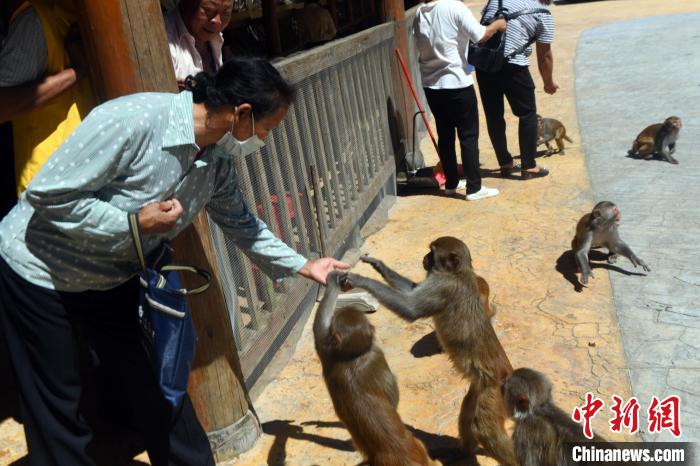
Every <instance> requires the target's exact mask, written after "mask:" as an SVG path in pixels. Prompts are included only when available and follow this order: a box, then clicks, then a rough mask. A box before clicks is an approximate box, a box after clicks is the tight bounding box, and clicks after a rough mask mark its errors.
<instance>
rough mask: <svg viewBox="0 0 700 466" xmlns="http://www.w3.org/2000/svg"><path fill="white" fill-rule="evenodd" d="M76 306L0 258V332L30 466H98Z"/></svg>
mask: <svg viewBox="0 0 700 466" xmlns="http://www.w3.org/2000/svg"><path fill="white" fill-rule="evenodd" d="M69 306H70V304H68V305H67V303H66V302H65V301H64V300H63V299H62V297H61V295H60V294H59V293H56V292H54V291H52V290H48V289H46V288H42V287H39V286H35V285H32V284H31V283H29V282H27V281H26V280H24V279H22V278H21V277H20V276H19V275H17V274H16V273H15V272H14V271H13V270H12V269H11V268H10V267H9V266H8V265H7V264H6V263H5V261H3V260H2V259H0V321H1V322H0V323H1V325H0V327H1V328H2V331H3V332H4V337H5V339H6V341H7V345H8V348H9V354H10V358H11V360H12V364H13V367H14V373H15V380H16V384H17V388H18V392H19V396H20V404H21V409H22V421H23V423H24V433H25V437H26V439H27V449H28V450H29V463H30V464H32V465H37V466H52V465H57V466H58V465H60V466H62V465H92V464H93V462H92V460H90V458H89V457H88V456H87V454H86V447H87V445H88V443H89V442H90V439H91V434H90V429H89V427H88V426H87V424H86V423H85V421H84V420H83V419H82V417H80V415H79V414H78V404H79V401H80V394H81V388H82V381H81V380H80V372H79V358H78V345H77V341H76V336H75V331H74V327H73V323H72V322H71V321H72V317H73V314H72V311H73V310H72V309H69V308H68V307H69Z"/></svg>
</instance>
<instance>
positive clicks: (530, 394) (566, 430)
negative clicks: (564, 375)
mask: <svg viewBox="0 0 700 466" xmlns="http://www.w3.org/2000/svg"><path fill="white" fill-rule="evenodd" d="M502 390H503V398H504V400H505V405H506V410H507V412H508V416H510V417H512V418H513V420H515V429H514V430H513V445H514V447H515V453H516V455H517V457H518V461H519V462H520V466H576V465H578V464H580V462H578V461H574V459H573V457H572V456H571V455H570V452H569V449H568V448H567V444H571V443H576V444H580V443H584V442H596V443H599V444H604V445H600V446H601V447H602V446H607V447H610V446H612V444H610V443H609V442H608V441H607V440H605V439H604V438H602V437H601V436H599V435H597V434H595V432H594V433H593V438H592V439H588V438H586V436H585V435H584V434H583V431H582V428H581V426H580V425H579V424H577V423H576V422H574V421H573V420H572V419H571V417H570V416H569V415H568V414H567V413H565V412H564V411H563V410H562V409H561V408H559V407H558V406H557V405H555V404H554V402H553V401H552V383H551V382H550V381H549V380H548V379H547V377H545V375H544V374H542V373H540V372H537V371H535V370H533V369H528V368H526V367H522V368H519V369H516V370H515V371H513V374H511V376H510V377H509V378H508V379H507V380H506V381H505V383H504V384H503V389H502ZM595 464H600V465H614V464H618V465H629V466H631V465H633V464H636V463H620V462H614V463H612V462H611V463H605V462H596V463H595Z"/></svg>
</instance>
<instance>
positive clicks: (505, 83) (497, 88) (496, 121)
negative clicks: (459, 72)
mask: <svg viewBox="0 0 700 466" xmlns="http://www.w3.org/2000/svg"><path fill="white" fill-rule="evenodd" d="M476 79H477V82H478V83H479V94H481V103H482V105H483V106H484V113H485V114H486V126H487V128H488V131H489V138H490V139H491V144H492V145H493V149H494V150H495V151H496V158H498V164H499V165H500V166H502V167H503V166H506V165H510V164H511V163H513V156H512V155H511V154H510V152H508V143H507V141H506V121H505V119H504V118H503V115H504V107H503V96H505V97H506V99H508V103H509V104H510V108H511V109H512V110H513V113H514V114H515V116H517V117H518V118H519V120H520V121H519V123H518V142H519V143H520V162H521V165H522V167H523V169H528V168H534V167H535V166H536V165H537V163H536V162H535V155H536V153H537V105H536V104H535V83H534V81H533V80H532V76H531V75H530V69H529V68H528V67H527V66H520V65H512V64H509V63H506V64H505V65H503V68H501V70H500V71H499V72H497V73H486V72H484V71H477V72H476Z"/></svg>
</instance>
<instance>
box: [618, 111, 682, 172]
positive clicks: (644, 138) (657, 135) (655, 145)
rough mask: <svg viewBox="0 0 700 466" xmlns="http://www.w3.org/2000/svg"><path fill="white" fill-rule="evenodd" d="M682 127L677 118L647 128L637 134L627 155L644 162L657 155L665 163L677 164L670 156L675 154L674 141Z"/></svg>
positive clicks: (667, 119) (672, 117)
mask: <svg viewBox="0 0 700 466" xmlns="http://www.w3.org/2000/svg"><path fill="white" fill-rule="evenodd" d="M682 127H683V124H682V123H681V119H680V118H678V117H677V116H671V117H668V118H666V120H665V121H664V122H663V123H657V124H655V125H651V126H647V127H646V128H644V130H643V131H642V132H641V133H639V135H638V136H637V139H635V140H634V142H633V143H632V148H631V149H630V150H629V151H628V152H627V154H629V155H631V156H638V157H643V158H644V159H645V160H649V159H651V158H653V157H654V155H658V156H660V157H661V158H662V159H664V160H665V161H667V162H670V163H672V164H678V160H676V159H675V158H673V155H672V154H673V153H674V152H676V141H677V140H678V134H679V133H680V131H681V128H682Z"/></svg>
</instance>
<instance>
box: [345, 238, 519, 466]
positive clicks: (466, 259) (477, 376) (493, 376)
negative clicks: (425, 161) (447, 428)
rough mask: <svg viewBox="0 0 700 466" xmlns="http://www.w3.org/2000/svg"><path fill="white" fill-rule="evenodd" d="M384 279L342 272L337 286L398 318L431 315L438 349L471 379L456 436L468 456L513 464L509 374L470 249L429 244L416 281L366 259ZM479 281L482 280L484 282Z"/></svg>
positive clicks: (453, 242)
mask: <svg viewBox="0 0 700 466" xmlns="http://www.w3.org/2000/svg"><path fill="white" fill-rule="evenodd" d="M362 260H363V261H365V262H368V263H370V264H371V265H372V266H373V267H374V268H375V269H376V270H377V271H378V272H379V273H380V274H381V276H382V277H383V278H384V280H386V282H387V283H388V286H387V285H386V284H384V283H381V282H379V281H377V280H373V279H371V278H367V277H363V276H361V275H357V274H354V273H345V275H344V277H343V278H341V283H343V285H345V286H350V287H358V288H363V289H365V290H367V291H369V292H370V293H372V294H373V295H374V296H375V297H376V298H377V299H378V300H379V302H380V303H382V304H383V305H384V306H385V307H387V308H388V309H389V310H391V311H393V312H395V313H396V314H397V315H399V317H402V318H404V319H406V320H408V321H411V322H412V321H415V320H416V319H419V318H421V317H433V321H434V322H435V332H436V333H437V337H438V341H439V342H440V346H441V347H442V348H443V350H444V351H445V352H446V353H447V355H448V356H449V358H450V360H451V361H452V364H453V365H454V367H455V368H456V369H457V370H458V371H459V372H460V373H461V374H462V375H464V376H465V377H467V378H469V380H470V384H469V391H468V392H467V395H466V396H465V397H464V400H463V401H462V408H461V410H460V413H459V436H460V438H461V440H462V445H463V446H464V448H465V449H466V450H467V451H469V452H470V453H472V454H474V453H476V452H478V451H479V448H478V447H479V444H481V446H482V447H483V450H484V451H485V452H486V454H487V455H489V456H491V457H493V458H495V459H496V460H497V461H498V462H499V463H500V464H501V465H502V466H517V464H518V463H517V460H516V459H515V453H514V451H513V445H512V443H511V441H510V438H509V437H508V435H507V434H506V431H505V427H504V423H505V419H506V413H505V407H504V405H503V396H502V395H501V391H500V386H501V383H502V382H503V380H505V378H506V377H507V376H508V375H509V374H510V373H511V372H512V370H513V368H512V367H511V365H510V361H508V357H507V356H506V353H505V351H504V350H503V347H502V346H501V343H500V342H499V341H498V337H497V336H496V332H495V331H494V329H493V327H492V325H491V320H490V315H489V313H490V312H489V313H487V311H486V309H485V302H488V297H486V299H484V297H483V293H484V292H486V293H488V287H486V288H485V287H484V286H483V285H484V284H485V281H483V283H480V282H479V280H478V277H477V275H476V274H475V273H474V270H473V269H472V259H471V254H470V252H469V248H468V247H467V245H466V244H464V243H463V242H462V241H460V240H459V239H457V238H453V237H447V236H446V237H442V238H438V239H436V240H435V241H433V242H432V243H431V244H430V251H429V252H428V254H426V255H425V257H424V258H423V267H424V268H425V270H426V271H427V273H428V274H427V277H426V278H425V280H423V281H422V282H420V283H414V282H412V281H411V280H409V279H408V278H405V277H403V276H401V275H399V274H398V273H397V272H395V271H393V270H391V269H390V268H388V267H387V266H386V265H384V263H383V262H382V261H380V260H378V259H373V258H368V257H364V258H362ZM482 280H483V279H482Z"/></svg>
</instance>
